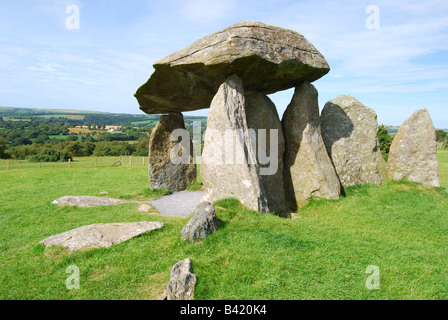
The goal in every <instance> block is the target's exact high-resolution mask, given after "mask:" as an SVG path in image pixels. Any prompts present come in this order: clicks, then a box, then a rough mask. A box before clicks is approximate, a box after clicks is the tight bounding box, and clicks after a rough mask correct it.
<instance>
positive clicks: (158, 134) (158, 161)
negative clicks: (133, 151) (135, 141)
mask: <svg viewBox="0 0 448 320" xmlns="http://www.w3.org/2000/svg"><path fill="white" fill-rule="evenodd" d="M178 129H180V131H179V130H178ZM176 130H178V131H176ZM178 132H180V133H182V132H183V133H184V134H185V135H184V137H183V138H179V135H178V134H177V133H178ZM186 133H187V132H186V131H185V123H184V118H183V116H182V114H181V113H178V112H170V113H169V114H168V115H162V116H161V117H160V120H159V123H158V124H157V126H156V127H155V128H154V130H153V132H152V134H151V138H150V141H149V157H148V163H149V165H148V169H149V182H150V186H151V188H152V189H161V188H168V189H170V190H171V191H173V192H175V191H182V190H185V189H187V186H188V184H190V183H193V182H194V181H195V180H196V165H195V164H194V158H193V146H192V142H191V140H189V138H188V137H187V135H186ZM182 139H185V141H182ZM187 140H188V141H187ZM182 145H184V146H185V148H181V147H182ZM188 146H189V150H188ZM188 151H189V153H188ZM172 160H175V161H174V162H173V161H172Z"/></svg>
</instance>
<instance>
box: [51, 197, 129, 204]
mask: <svg viewBox="0 0 448 320" xmlns="http://www.w3.org/2000/svg"><path fill="white" fill-rule="evenodd" d="M122 203H138V202H137V201H128V200H120V199H112V198H103V197H89V196H79V197H78V196H77V197H74V196H67V197H62V198H59V199H56V200H54V201H53V202H52V204H55V205H58V206H76V207H98V206H115V205H117V204H122Z"/></svg>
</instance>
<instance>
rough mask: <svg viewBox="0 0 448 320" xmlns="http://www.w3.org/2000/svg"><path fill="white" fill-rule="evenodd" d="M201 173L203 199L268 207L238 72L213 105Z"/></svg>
mask: <svg viewBox="0 0 448 320" xmlns="http://www.w3.org/2000/svg"><path fill="white" fill-rule="evenodd" d="M201 177H202V181H203V183H204V189H205V192H206V195H205V196H204V198H202V201H208V202H211V203H214V202H216V201H218V200H221V199H226V198H236V199H238V200H240V201H241V203H242V204H243V205H244V206H246V207H248V208H250V209H252V210H256V211H260V212H267V211H268V207H267V204H266V202H267V201H266V199H265V198H264V197H263V196H262V192H261V189H260V182H259V178H258V166H257V163H256V157H255V152H254V150H253V147H252V142H251V140H250V138H249V132H248V127H247V121H246V112H245V98H244V89H243V84H242V82H241V79H240V78H238V77H237V76H236V75H231V76H230V77H229V78H228V79H227V80H226V82H225V83H223V84H222V85H221V87H220V88H219V90H218V93H217V94H216V95H215V97H214V98H213V101H212V104H211V106H210V113H209V115H208V120H207V130H206V132H205V139H204V150H203V152H202V163H201Z"/></svg>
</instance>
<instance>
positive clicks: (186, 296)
mask: <svg viewBox="0 0 448 320" xmlns="http://www.w3.org/2000/svg"><path fill="white" fill-rule="evenodd" d="M192 264H193V262H192V261H191V259H185V260H183V261H181V262H178V263H176V264H175V265H174V266H173V269H172V270H171V277H170V281H169V282H168V284H167V287H166V293H167V300H193V299H194V289H195V286H196V281H197V278H196V275H195V274H193V273H192V272H193V269H192Z"/></svg>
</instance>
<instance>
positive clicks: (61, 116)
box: [0, 107, 207, 127]
mask: <svg viewBox="0 0 448 320" xmlns="http://www.w3.org/2000/svg"><path fill="white" fill-rule="evenodd" d="M159 118H160V115H151V114H126V113H109V112H99V111H86V110H66V109H39V108H13V107H0V120H3V121H49V122H67V123H73V124H79V125H89V124H96V125H108V126H135V127H143V126H150V127H154V126H155V125H156V124H157V122H158V121H159ZM184 118H185V122H186V123H191V122H192V121H195V120H199V121H201V122H202V123H204V122H206V120H207V118H206V117H190V116H185V117H184Z"/></svg>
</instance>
